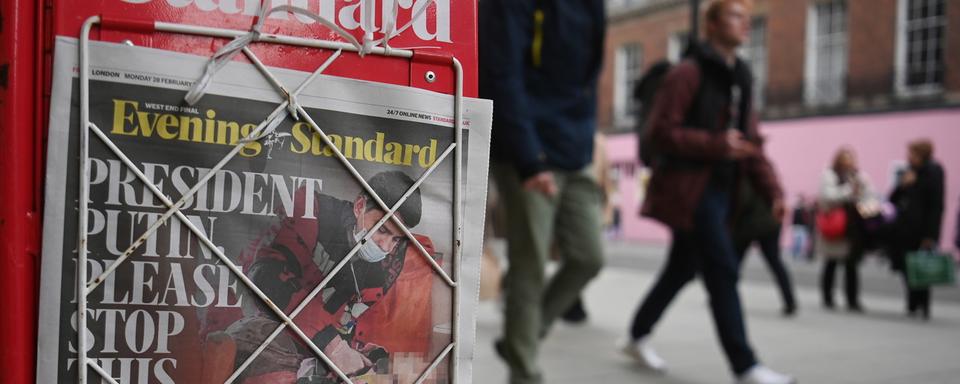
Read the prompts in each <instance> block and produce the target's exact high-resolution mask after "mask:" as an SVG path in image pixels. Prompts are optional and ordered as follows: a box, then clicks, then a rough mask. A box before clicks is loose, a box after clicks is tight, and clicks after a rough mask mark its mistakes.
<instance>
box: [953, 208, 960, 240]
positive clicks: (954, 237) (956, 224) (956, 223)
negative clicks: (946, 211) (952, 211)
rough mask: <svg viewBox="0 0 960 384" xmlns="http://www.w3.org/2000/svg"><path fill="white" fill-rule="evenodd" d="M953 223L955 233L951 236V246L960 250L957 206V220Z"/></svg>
mask: <svg viewBox="0 0 960 384" xmlns="http://www.w3.org/2000/svg"><path fill="white" fill-rule="evenodd" d="M954 223H955V224H954V225H955V226H956V232H957V233H956V234H954V236H953V246H954V247H955V248H957V250H960V208H957V220H956V221H954Z"/></svg>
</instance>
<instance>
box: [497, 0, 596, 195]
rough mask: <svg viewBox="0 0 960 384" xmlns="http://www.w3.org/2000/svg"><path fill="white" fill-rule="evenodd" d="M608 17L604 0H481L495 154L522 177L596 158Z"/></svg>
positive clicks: (578, 165) (575, 166) (577, 165)
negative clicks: (595, 137)
mask: <svg viewBox="0 0 960 384" xmlns="http://www.w3.org/2000/svg"><path fill="white" fill-rule="evenodd" d="M538 9H539V10H540V11H539V12H537V10H538ZM605 18H606V15H605V13H604V1H603V0H480V5H479V50H480V97H483V98H489V99H492V100H493V101H494V106H493V148H492V156H493V157H494V159H495V160H498V161H501V162H507V163H510V164H512V165H513V166H514V167H515V168H516V170H517V172H518V173H519V175H520V178H521V179H526V178H527V177H529V176H532V175H534V174H536V173H538V172H540V171H543V170H547V169H551V168H557V169H562V170H577V169H581V168H583V167H584V166H586V165H587V164H589V163H590V161H591V160H592V158H593V135H594V132H595V130H596V109H597V97H596V96H597V89H596V88H597V77H598V75H599V73H600V65H601V62H602V59H603V40H604V33H605V28H606V21H605Z"/></svg>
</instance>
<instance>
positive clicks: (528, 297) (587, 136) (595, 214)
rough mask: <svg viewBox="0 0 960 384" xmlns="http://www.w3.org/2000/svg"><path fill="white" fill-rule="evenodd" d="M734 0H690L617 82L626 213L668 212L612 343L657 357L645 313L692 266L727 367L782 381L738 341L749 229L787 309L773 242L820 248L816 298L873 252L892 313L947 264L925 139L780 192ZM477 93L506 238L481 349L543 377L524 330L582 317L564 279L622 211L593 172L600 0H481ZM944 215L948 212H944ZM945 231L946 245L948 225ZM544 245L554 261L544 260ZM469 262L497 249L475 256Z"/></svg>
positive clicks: (574, 285) (580, 270)
mask: <svg viewBox="0 0 960 384" xmlns="http://www.w3.org/2000/svg"><path fill="white" fill-rule="evenodd" d="M750 12H751V9H750V3H749V2H748V1H743V0H715V1H709V2H705V4H704V12H703V13H702V19H701V21H700V23H701V25H702V27H703V32H704V33H703V34H702V38H699V39H698V38H696V37H697V36H698V34H697V33H696V32H694V33H691V40H690V42H689V44H688V46H687V49H686V51H685V53H684V54H683V59H682V60H681V61H680V62H678V63H669V62H662V63H657V64H654V65H652V66H650V67H649V69H648V71H647V73H646V74H645V76H644V77H643V78H642V79H641V80H640V81H639V82H638V84H637V86H636V90H635V92H633V95H632V97H634V98H635V101H636V103H637V105H639V108H638V111H637V124H638V127H637V132H638V135H639V138H638V143H639V148H638V150H639V154H640V159H641V161H642V163H643V164H642V165H643V166H645V167H646V168H648V169H649V170H650V172H651V177H650V180H649V182H648V183H647V185H646V191H645V194H644V195H645V198H644V201H643V207H642V211H641V214H642V215H644V216H646V217H648V218H652V219H655V220H657V221H658V222H660V223H662V224H663V225H664V226H666V227H667V228H669V230H670V233H671V244H670V247H669V251H668V254H667V255H665V259H664V265H663V268H662V271H661V272H660V274H659V276H658V277H657V279H656V281H655V282H654V283H653V285H652V286H651V287H650V288H649V291H648V292H647V293H646V294H645V296H643V297H641V298H640V299H641V301H640V304H639V306H638V308H637V310H636V313H635V316H634V320H633V322H632V323H631V324H629V325H627V324H625V326H626V330H627V332H626V335H625V340H624V342H623V343H622V344H621V346H620V348H621V351H622V352H623V354H625V355H626V356H628V357H629V358H631V359H634V360H636V361H637V362H638V363H639V364H641V365H643V366H646V367H647V368H649V369H652V370H656V371H664V370H666V368H667V362H666V361H665V360H664V359H663V358H661V357H660V356H659V355H658V354H657V352H656V350H655V349H654V348H653V344H652V340H653V336H654V328H655V327H656V325H657V323H658V322H659V320H660V319H661V316H662V315H663V313H664V311H665V310H666V309H667V308H668V307H669V306H670V304H671V302H672V301H673V300H674V298H675V297H676V296H677V294H678V293H679V292H681V290H682V289H683V288H684V287H685V286H686V285H687V283H689V282H692V281H693V280H695V279H697V278H699V280H701V281H702V283H703V284H704V286H705V287H706V289H707V292H708V295H709V298H710V300H709V311H710V313H711V315H712V319H713V322H714V325H715V327H716V330H717V336H718V339H719V343H720V345H721V347H722V350H723V352H724V354H725V357H726V359H727V362H728V364H729V367H730V371H731V374H732V376H733V378H734V380H735V381H736V382H741V383H770V384H772V383H793V382H796V380H795V378H794V377H792V376H791V375H789V374H787V373H783V372H781V371H779V370H774V369H772V368H770V367H767V366H765V365H764V364H763V363H762V362H761V359H760V358H759V357H758V356H757V355H756V354H755V353H754V350H753V348H752V346H751V342H750V338H749V337H748V332H747V327H746V324H745V322H744V315H743V309H742V308H743V305H742V303H741V297H740V295H739V293H738V291H737V285H738V281H739V271H740V268H741V265H742V262H743V259H744V257H745V256H746V255H747V253H748V249H750V247H751V246H752V245H754V244H755V245H756V246H757V247H758V248H759V250H760V254H761V255H762V256H763V258H764V260H765V262H766V264H767V265H768V266H769V269H770V271H771V273H772V275H773V277H774V280H775V281H776V284H777V286H778V288H779V291H780V292H781V297H782V302H783V307H782V313H783V314H784V316H786V317H788V318H789V317H792V316H794V315H795V314H796V313H797V311H798V310H799V308H798V304H797V300H796V298H795V294H794V289H793V284H792V282H791V277H790V272H789V270H788V268H787V264H785V263H784V260H783V257H782V255H781V249H782V247H781V238H782V232H783V229H784V228H787V229H789V231H790V233H789V234H788V236H787V237H788V239H789V241H788V244H787V247H786V248H785V249H786V250H787V251H788V253H789V254H790V255H791V256H792V257H793V258H794V259H796V260H807V261H813V260H815V259H819V260H822V263H823V270H822V275H821V292H822V305H823V306H824V307H825V308H826V309H828V310H834V309H835V308H836V304H835V300H834V292H833V291H834V284H835V280H836V278H835V275H836V271H837V269H842V270H843V275H844V278H843V282H844V284H843V287H844V289H843V291H844V294H845V299H846V300H845V302H844V303H845V304H846V308H847V309H848V310H849V311H852V312H857V313H860V312H865V311H866V306H865V304H864V303H863V302H862V300H861V295H860V287H859V275H858V268H859V266H860V264H861V262H862V260H863V259H864V257H865V255H867V254H878V255H881V256H883V257H884V258H885V260H888V261H889V265H890V267H891V268H892V269H893V270H894V271H896V272H897V274H898V275H899V276H900V279H902V281H903V286H904V292H905V294H904V296H905V307H904V309H905V314H906V315H908V316H911V317H916V318H919V319H929V318H930V316H931V313H932V311H931V287H932V286H935V285H937V284H949V283H951V282H952V279H953V268H954V267H953V263H952V257H951V256H949V255H947V254H945V253H942V252H939V251H938V248H937V247H938V244H940V243H941V242H940V234H941V232H942V231H941V223H942V222H943V215H944V200H945V199H946V196H945V195H944V178H945V176H944V170H943V167H941V166H940V164H938V162H937V160H936V154H935V150H934V145H933V143H932V142H931V141H930V140H928V139H924V138H916V139H915V140H914V141H911V142H910V143H909V144H908V145H907V148H905V152H904V154H903V155H893V154H892V155H891V156H904V157H905V160H906V165H905V166H904V167H903V168H902V169H900V170H898V171H897V177H896V183H895V186H894V187H893V189H892V190H890V191H879V190H877V189H876V188H875V187H874V186H873V185H872V184H871V182H870V178H869V177H868V175H867V174H866V173H865V172H861V171H860V169H859V167H858V163H857V154H856V153H855V152H854V151H853V149H851V148H849V147H842V148H840V149H838V150H837V152H836V154H835V156H834V158H833V159H832V161H829V159H823V161H824V163H828V162H829V163H830V166H829V167H827V168H826V169H824V170H823V172H822V176H821V179H820V180H819V185H820V187H819V192H818V194H817V195H816V196H798V197H797V199H795V201H796V203H795V204H794V206H793V207H788V206H787V205H786V196H785V194H786V192H785V191H784V189H783V186H782V185H781V182H780V179H779V177H778V175H777V174H776V172H775V167H774V166H773V164H771V161H770V160H769V157H768V156H767V154H766V152H765V148H764V141H765V138H764V136H763V135H762V134H761V132H760V131H759V129H758V119H757V114H756V112H755V110H754V106H753V105H752V103H753V100H754V98H753V97H752V94H751V92H753V89H754V88H753V86H752V82H753V81H754V79H753V76H752V74H751V70H750V67H749V65H748V64H747V63H746V62H745V61H744V60H742V59H741V58H739V57H738V56H737V49H738V47H740V46H741V45H743V44H745V43H746V41H747V39H748V38H749V32H750ZM479 20H480V27H479V37H480V38H479V52H480V84H481V86H480V96H481V97H484V98H490V99H493V100H494V103H495V109H494V133H493V147H492V148H493V150H492V156H493V158H492V164H493V165H492V170H491V175H492V182H493V183H495V184H496V190H495V191H494V192H495V193H493V194H492V195H495V196H496V202H497V206H496V207H493V208H491V211H490V212H491V214H490V215H489V216H490V217H491V218H493V221H495V222H498V223H499V225H497V231H495V232H500V233H501V234H502V235H503V236H504V237H505V238H506V241H507V251H506V258H507V265H508V267H507V268H506V271H505V273H503V275H502V279H500V277H501V276H500V274H499V273H496V272H495V276H493V277H490V276H491V274H489V273H487V274H486V275H485V279H486V280H488V282H487V284H486V285H485V287H484V292H496V291H501V294H502V296H503V301H504V319H505V320H504V326H503V333H502V336H501V337H500V338H499V339H497V341H496V342H495V345H494V348H495V350H496V352H497V354H498V355H499V356H500V358H502V359H503V361H504V362H505V363H506V364H507V366H508V367H509V372H510V382H511V383H517V384H520V383H542V382H545V381H547V380H546V378H545V377H544V374H543V372H542V371H541V370H540V368H539V364H538V353H539V349H540V345H541V342H542V340H543V339H544V338H546V337H549V334H550V329H551V326H552V325H553V323H554V322H555V321H557V320H558V319H561V318H562V319H566V320H568V321H573V322H581V321H586V320H587V318H588V316H589V314H588V312H587V311H586V310H585V306H584V304H583V302H582V300H581V298H580V297H581V292H582V290H583V289H584V288H585V287H586V286H587V285H588V284H589V282H590V281H591V280H592V279H593V278H594V277H595V276H596V275H597V274H598V272H599V271H600V270H601V268H602V267H603V263H604V261H603V255H604V250H603V238H604V230H605V228H606V230H607V231H608V233H613V234H615V233H616V232H617V231H619V228H620V222H621V220H622V218H621V216H622V215H630V214H634V213H633V212H620V211H619V210H618V209H617V208H616V204H615V200H616V199H617V198H618V196H616V193H615V192H614V191H613V189H612V188H611V184H610V181H609V177H608V176H607V175H606V172H607V170H608V169H609V167H607V166H606V164H605V156H604V152H603V143H602V136H600V135H598V134H597V129H596V104H597V99H596V97H597V81H598V76H599V72H600V68H601V64H602V60H603V46H604V38H605V30H606V24H605V13H604V7H603V2H601V1H535V0H481V1H480V3H479ZM958 214H960V213H958ZM955 242H956V246H957V247H958V248H960V233H958V234H957V239H956V241H955ZM550 260H556V261H557V262H558V265H559V268H558V269H557V270H556V272H555V273H553V274H548V273H547V272H546V264H547V263H548V262H549V261H550ZM485 270H486V271H490V270H492V271H498V270H499V264H498V263H497V262H496V261H495V260H492V259H487V260H485Z"/></svg>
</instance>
